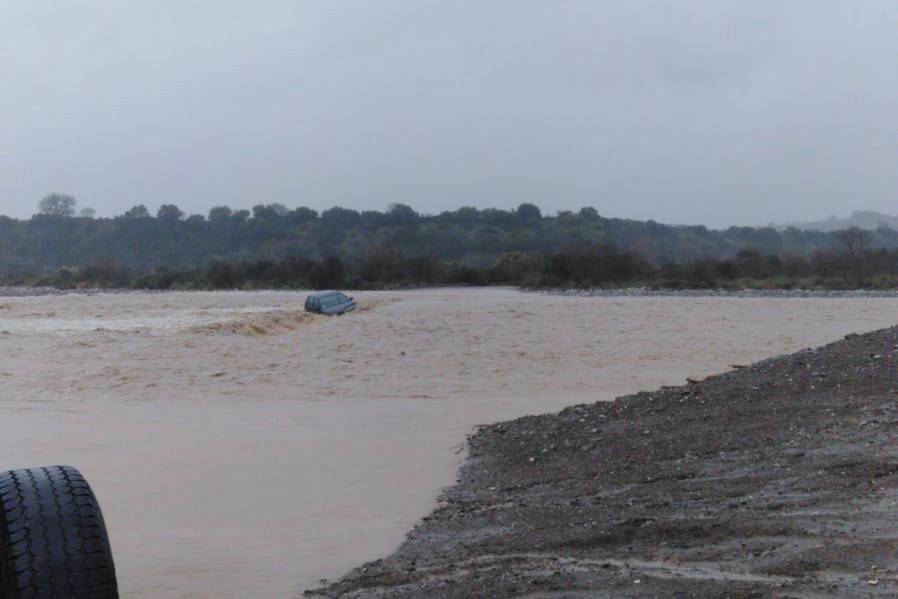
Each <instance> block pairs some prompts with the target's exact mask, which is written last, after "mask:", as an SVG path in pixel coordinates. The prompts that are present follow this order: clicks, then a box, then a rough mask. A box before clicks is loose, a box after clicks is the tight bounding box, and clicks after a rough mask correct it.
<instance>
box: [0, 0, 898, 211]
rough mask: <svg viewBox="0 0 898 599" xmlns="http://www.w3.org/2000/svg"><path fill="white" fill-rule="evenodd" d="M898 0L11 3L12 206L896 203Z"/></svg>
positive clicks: (2, 33) (7, 88) (1, 59)
mask: <svg viewBox="0 0 898 599" xmlns="http://www.w3.org/2000/svg"><path fill="white" fill-rule="evenodd" d="M896 26H898V2H895V0H882V1H873V0H845V1H842V2H836V1H829V0H806V1H802V0H789V1H785V0H784V1H782V2H773V1H763V0H751V1H746V0H691V1H690V0H678V1H676V2H670V1H662V0H656V1H651V2H649V1H639V0H620V1H614V2H611V1H602V0H554V1H550V0H544V1H539V2H536V1H530V0H470V1H450V0H440V1H437V0H402V1H394V0H319V1H315V2H311V1H303V0H260V1H258V2H244V1H240V2H237V1H234V0H178V1H174V0H142V1H135V0H116V1H114V2H113V1H109V0H102V1H101V0H66V2H59V1H58V0H27V1H21V2H19V1H16V2H14V1H9V2H2V3H0V213H5V214H9V215H13V216H19V217H24V216H28V215H30V214H32V213H33V212H34V211H35V206H36V204H37V202H38V200H39V199H40V198H41V197H42V196H43V195H44V194H46V193H48V192H51V191H59V192H66V193H70V194H73V195H75V196H76V197H77V198H78V200H79V204H80V205H81V206H91V207H93V208H95V209H96V210H97V212H98V214H99V215H104V216H105V215H113V214H118V213H121V212H123V211H124V210H125V209H127V208H128V207H130V206H132V205H134V204H137V203H143V204H146V205H147V206H149V207H150V208H151V209H155V208H156V207H157V206H158V205H159V204H160V203H176V204H178V205H179V206H181V208H182V209H184V210H185V211H187V212H201V213H205V212H206V211H207V210H208V209H209V208H210V207H211V206H213V205H218V204H227V205H230V206H232V207H251V206H252V205H254V204H258V203H269V202H280V203H283V204H285V205H287V206H289V207H295V206H298V205H307V206H311V207H313V208H316V209H322V208H326V207H330V206H333V205H342V206H345V207H349V208H356V209H383V208H385V207H386V206H387V205H388V204H390V203H392V202H404V203H408V204H410V205H412V206H413V207H415V208H417V209H418V210H420V211H422V212H426V213H435V212H439V211H441V210H445V209H454V208H457V207H459V206H462V205H476V206H480V207H487V206H497V207H512V206H516V205H517V204H519V203H520V202H523V201H527V202H533V203H535V204H537V205H539V206H540V207H542V208H543V210H544V211H546V212H554V211H556V210H560V209H576V208H579V207H580V206H584V205H592V206H595V207H596V208H597V209H598V210H599V212H600V213H601V214H603V215H606V216H620V217H630V218H639V219H648V218H652V219H655V220H658V221H662V222H679V223H703V224H708V225H713V226H722V225H729V224H757V223H766V222H769V221H787V220H795V219H799V218H802V219H804V218H821V217H826V216H828V215H830V214H832V213H839V214H846V213H848V212H849V211H850V210H852V209H856V208H869V209H878V210H882V211H886V212H891V213H898V168H896V165H898V163H896V158H898V35H896V31H898V29H896Z"/></svg>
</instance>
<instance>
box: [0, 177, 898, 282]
mask: <svg viewBox="0 0 898 599" xmlns="http://www.w3.org/2000/svg"><path fill="white" fill-rule="evenodd" d="M48 198H49V199H48ZM48 198H45V201H44V202H42V203H41V211H42V212H41V214H38V215H35V216H34V217H33V218H31V219H28V220H15V219H11V218H7V217H2V216H0V275H6V276H19V277H23V276H31V275H47V274H52V273H53V272H55V271H56V270H58V269H60V268H75V269H79V268H86V267H89V266H93V265H96V264H102V263H109V262H113V263H115V265H116V266H118V267H122V268H127V269H131V270H134V271H141V272H145V271H150V270H153V269H160V268H165V269H168V270H197V269H204V268H206V267H208V266H209V265H210V264H212V263H213V262H221V261H226V262H259V261H283V260H285V259H287V258H291V257H301V258H304V259H310V260H320V259H323V258H327V257H331V256H334V257H338V258H340V259H341V260H343V261H345V262H354V261H357V260H359V259H360V258H361V257H362V256H364V255H365V253H366V252H367V251H368V250H369V248H371V247H375V246H377V247H383V246H387V247H390V248H392V249H393V250H395V251H397V252H399V253H400V254H402V255H404V256H409V257H435V258H437V259H438V260H441V261H446V262H452V263H459V264H464V265H467V266H472V267H477V268H480V269H483V268H488V267H491V266H493V265H494V264H495V263H496V261H497V260H499V259H500V258H501V256H502V255H503V254H507V253H516V252H517V253H522V254H531V253H539V254H542V255H550V254H553V253H557V252H559V251H560V250H561V249H562V248H564V247H567V246H577V245H581V246H588V245H594V244H601V245H605V246H608V247H611V248H614V249H615V250H617V251H620V252H627V253H632V254H634V255H636V256H639V257H640V258H641V259H643V260H645V261H646V262H648V263H650V264H653V265H656V266H660V265H663V264H668V263H680V264H683V263H689V262H694V261H701V260H721V259H728V258H733V257H735V256H736V255H737V254H738V253H739V252H740V251H741V250H744V249H756V250H758V251H759V252H760V253H762V254H764V255H777V256H787V255H799V256H806V257H808V256H811V255H813V254H814V252H815V251H823V252H826V251H830V250H832V249H833V248H835V247H837V246H838V241H837V240H836V239H835V238H834V235H833V234H832V233H821V232H805V231H799V230H797V229H788V230H785V231H782V232H778V231H776V230H775V229H772V228H750V227H731V228H729V229H726V230H709V229H706V228H705V227H702V226H669V225H662V224H659V223H656V222H652V221H648V222H640V221H631V220H621V219H614V218H604V217H602V216H600V215H599V214H598V213H597V212H596V210H594V209H592V208H584V209H582V210H580V211H579V212H576V213H571V212H561V213H559V214H556V215H554V216H544V215H542V214H541V213H540V210H539V208H537V207H536V206H534V205H532V204H522V205H521V206H520V207H518V209H517V210H514V211H506V210H496V209H487V210H478V209H476V208H461V209H459V210H455V211H452V212H443V213H441V214H438V215H434V216H425V215H421V214H418V213H416V212H415V211H414V210H413V209H412V208H410V207H408V206H405V205H401V204H399V205H394V206H392V207H391V208H390V209H389V210H387V211H386V212H377V211H365V212H357V211H355V210H349V209H345V208H339V207H336V208H331V209H329V210H325V211H324V212H322V213H321V214H318V213H317V212H315V211H314V210H311V209H308V208H297V209H295V210H288V209H287V208H285V207H283V206H280V205H278V204H269V205H264V206H263V205H259V206H256V207H255V208H253V210H252V212H250V211H247V210H237V211H234V210H231V209H230V208H226V207H218V208H214V209H213V210H211V211H210V213H209V214H208V216H204V215H192V216H185V215H184V213H183V212H182V211H181V210H180V209H179V208H178V207H177V206H174V205H170V204H169V205H163V206H162V207H161V208H160V209H159V210H158V211H157V212H156V214H155V215H153V214H151V213H150V211H149V210H147V209H146V208H145V207H143V206H136V207H134V208H132V209H130V210H129V211H127V212H126V213H125V214H123V215H121V216H119V217H116V218H99V219H98V218H93V217H91V216H89V215H90V214H91V213H92V211H89V210H83V211H82V213H83V214H85V213H86V216H74V214H75V205H74V202H73V201H71V200H73V199H72V198H69V197H68V196H62V195H58V194H55V195H53V196H48ZM869 235H870V238H869V245H870V247H871V248H885V249H889V250H891V249H896V248H898V233H896V232H895V231H893V230H892V229H888V228H880V229H878V230H876V231H872V232H871V233H870V234H869Z"/></svg>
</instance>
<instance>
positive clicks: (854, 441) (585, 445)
mask: <svg viewBox="0 0 898 599" xmlns="http://www.w3.org/2000/svg"><path fill="white" fill-rule="evenodd" d="M896 406H898V328H890V329H884V330H880V331H876V332H873V333H868V334H865V335H849V336H848V337H846V338H845V339H844V340H841V341H837V342H835V343H832V344H829V345H826V346H823V347H820V348H816V349H808V350H803V351H801V352H798V353H795V354H791V355H787V356H780V357H776V358H771V359H768V360H764V361H761V362H758V363H756V364H753V365H751V366H745V367H739V368H736V369H734V370H732V371H729V372H726V373H723V374H720V375H717V376H712V377H709V378H707V379H705V380H703V381H698V382H695V383H691V384H688V385H686V386H683V387H676V388H663V389H660V390H658V391H654V392H644V393H638V394H636V395H631V396H627V397H623V398H619V399H617V400H615V401H613V402H600V403H596V404H584V405H578V406H572V407H569V408H567V409H565V410H563V411H561V412H559V413H556V414H549V415H542V416H527V417H523V418H519V419H516V420H512V421H508V422H503V423H497V424H493V425H489V426H485V427H482V428H480V429H479V430H478V431H476V432H475V433H474V434H473V435H472V436H471V437H469V439H468V458H467V460H466V461H465V463H464V465H463V466H462V468H461V470H460V472H459V476H458V483H457V484H456V485H455V486H453V487H450V488H448V489H446V490H445V491H444V492H443V493H442V495H441V497H440V501H441V503H440V507H439V508H438V509H437V510H436V511H434V512H433V513H432V514H431V515H429V516H428V517H426V518H424V520H423V521H422V522H421V523H419V524H418V525H417V526H416V527H415V528H414V529H413V530H412V531H411V532H410V533H409V535H408V537H407V539H406V541H405V542H404V543H403V544H402V545H401V547H400V548H399V549H398V550H397V551H396V552H395V553H393V554H392V555H390V556H389V557H387V558H385V559H382V560H377V561H374V562H371V563H369V564H366V565H364V566H361V567H359V568H357V569H355V570H353V571H352V572H350V573H349V574H347V575H346V576H345V577H344V578H342V579H341V580H340V581H338V582H335V583H333V584H330V585H329V586H326V587H324V588H321V589H316V590H312V591H307V592H306V593H305V594H306V596H325V597H338V596H348V597H409V596H412V597H414V596H421V597H423V596H428V597H470V596H490V597H512V596H520V595H532V596H542V597H550V596H552V597H561V596H564V597H571V596H590V597H627V596H633V597H636V596H683V597H691V596H701V597H768V596H772V597H794V596H799V595H801V596H804V595H808V594H813V595H815V596H821V595H823V596H838V597H845V596H865V597H870V596H883V597H885V596H893V595H894V594H895V593H896V592H898V552H896V551H895V550H896V549H898V523H895V522H894V517H893V515H894V511H895V509H896V507H898V443H896V441H898V412H896Z"/></svg>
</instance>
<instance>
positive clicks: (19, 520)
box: [0, 466, 118, 599]
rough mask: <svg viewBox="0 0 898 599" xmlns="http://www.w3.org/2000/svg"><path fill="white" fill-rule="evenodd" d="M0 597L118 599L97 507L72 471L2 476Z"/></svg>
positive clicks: (65, 468)
mask: <svg viewBox="0 0 898 599" xmlns="http://www.w3.org/2000/svg"><path fill="white" fill-rule="evenodd" d="M0 550H2V554H0V598H2V599H117V597H118V587H117V584H116V580H115V566H114V565H113V563H112V551H111V550H110V548H109V538H108V537H107V535H106V526H105V524H104V523H103V514H102V512H101V511H100V505H99V504H98V503H97V499H96V498H95V497H94V494H93V491H91V489H90V485H88V484H87V481H86V480H84V477H83V476H81V473H79V472H78V471H77V470H76V469H75V468H72V467H71V466H49V467H46V468H29V469H27V470H9V471H6V472H0Z"/></svg>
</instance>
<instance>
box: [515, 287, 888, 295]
mask: <svg viewBox="0 0 898 599" xmlns="http://www.w3.org/2000/svg"><path fill="white" fill-rule="evenodd" d="M527 291H530V292H533V293H543V294H547V295H561V296H573V297H756V298H788V297H800V298H818V297H819V298H827V297H831V298H867V297H874V298H875V297H898V289H845V290H835V289H651V288H648V287H633V288H627V289H528V290H527Z"/></svg>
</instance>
